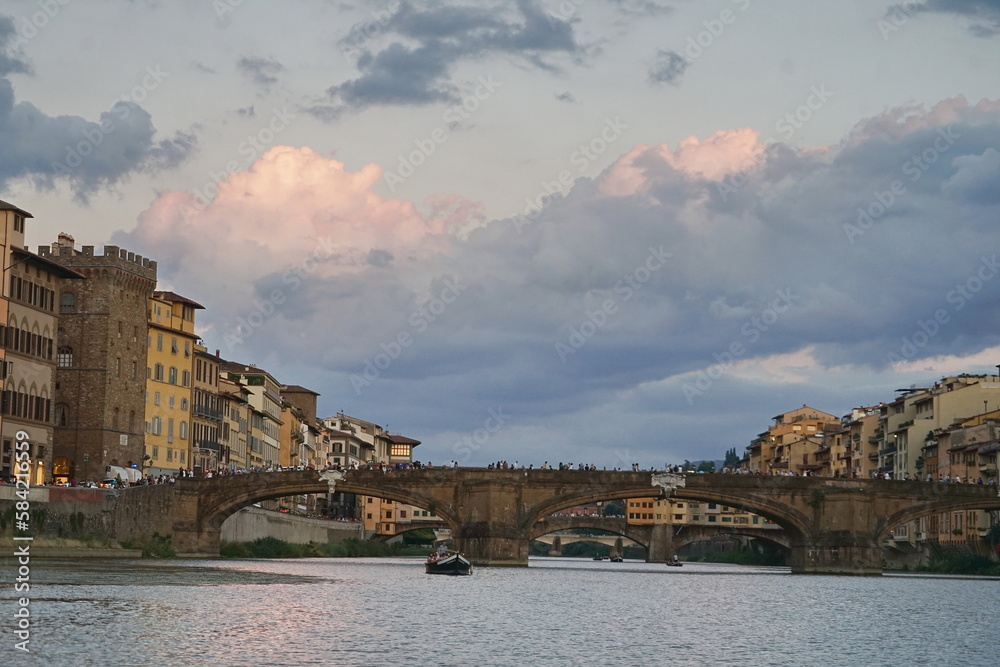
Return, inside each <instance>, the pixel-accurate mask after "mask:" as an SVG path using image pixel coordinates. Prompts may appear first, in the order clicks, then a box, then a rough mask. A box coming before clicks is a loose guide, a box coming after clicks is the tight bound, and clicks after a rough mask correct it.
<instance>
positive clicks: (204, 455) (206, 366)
mask: <svg viewBox="0 0 1000 667" xmlns="http://www.w3.org/2000/svg"><path fill="white" fill-rule="evenodd" d="M221 363H222V359H220V358H219V357H217V356H216V355H214V354H209V352H208V350H206V349H205V347H204V346H203V345H198V344H195V346H194V387H193V389H192V399H191V458H192V459H193V461H194V468H195V469H196V470H197V469H201V470H206V471H207V470H213V471H217V470H219V469H222V468H228V464H229V448H228V447H227V446H226V445H224V444H223V443H222V440H221V431H222V409H221V407H220V406H221V402H220V399H219V364H221Z"/></svg>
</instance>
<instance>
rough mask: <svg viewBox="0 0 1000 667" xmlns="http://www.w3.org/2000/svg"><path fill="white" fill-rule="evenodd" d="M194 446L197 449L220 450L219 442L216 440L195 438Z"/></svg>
mask: <svg viewBox="0 0 1000 667" xmlns="http://www.w3.org/2000/svg"><path fill="white" fill-rule="evenodd" d="M194 447H195V449H203V450H207V451H210V452H218V451H219V443H218V442H216V441H215V440H195V441H194Z"/></svg>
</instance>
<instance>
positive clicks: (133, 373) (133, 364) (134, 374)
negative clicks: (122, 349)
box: [132, 361, 139, 380]
mask: <svg viewBox="0 0 1000 667" xmlns="http://www.w3.org/2000/svg"><path fill="white" fill-rule="evenodd" d="M138 370H139V366H138V365H137V364H136V363H135V362H134V361H133V362H132V379H133V380H137V379H138V378H137V377H136V373H137V372H138Z"/></svg>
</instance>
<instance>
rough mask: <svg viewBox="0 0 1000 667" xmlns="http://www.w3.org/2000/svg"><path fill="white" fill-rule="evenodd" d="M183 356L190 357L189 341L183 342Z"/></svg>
mask: <svg viewBox="0 0 1000 667" xmlns="http://www.w3.org/2000/svg"><path fill="white" fill-rule="evenodd" d="M184 356H185V357H190V356H191V341H189V340H186V341H184Z"/></svg>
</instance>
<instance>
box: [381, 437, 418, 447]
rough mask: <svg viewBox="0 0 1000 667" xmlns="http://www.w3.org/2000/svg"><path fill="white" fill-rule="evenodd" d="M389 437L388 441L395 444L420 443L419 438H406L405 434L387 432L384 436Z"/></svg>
mask: <svg viewBox="0 0 1000 667" xmlns="http://www.w3.org/2000/svg"><path fill="white" fill-rule="evenodd" d="M385 437H386V438H388V439H389V442H391V443H393V444H395V445H413V446H414V447H416V446H417V445H419V444H420V441H419V440H414V439H413V438H407V437H406V436H405V435H392V434H388V435H386V436H385Z"/></svg>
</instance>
